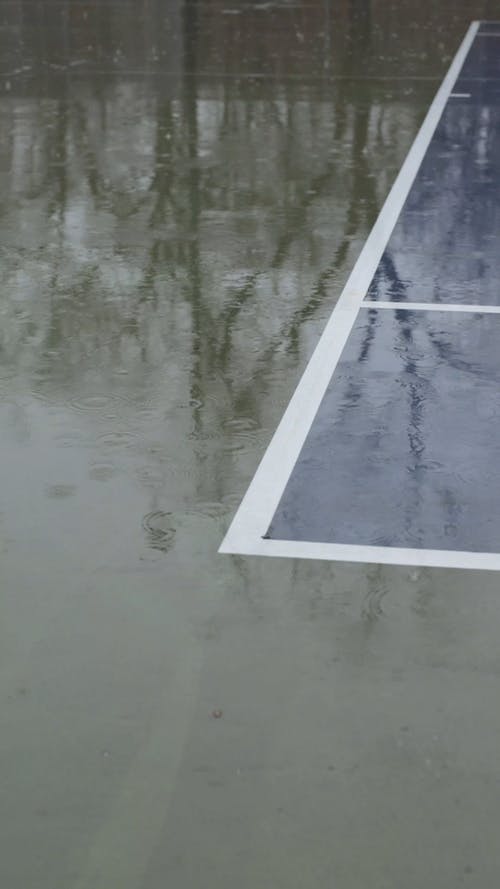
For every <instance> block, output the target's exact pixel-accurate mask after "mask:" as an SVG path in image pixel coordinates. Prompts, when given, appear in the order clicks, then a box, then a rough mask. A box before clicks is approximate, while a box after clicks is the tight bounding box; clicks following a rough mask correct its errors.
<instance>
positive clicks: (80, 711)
mask: <svg viewBox="0 0 500 889" xmlns="http://www.w3.org/2000/svg"><path fill="white" fill-rule="evenodd" d="M473 18H492V19H494V18H498V19H500V3H488V2H470V0H469V2H462V3H457V2H453V3H452V2H451V0H450V2H448V3H441V4H436V3H435V2H430V0H423V2H419V3H417V2H414V0H412V2H409V0H406V2H397V3H396V2H394V3H392V4H391V3H387V2H382V0H373V2H371V3H370V2H369V0H350V2H349V0H344V2H339V0H338V2H335V3H333V2H331V3H329V2H324V3H308V4H306V3H297V2H294V3H273V2H269V3H268V2H262V3H254V4H250V3H231V2H230V0H219V2H208V0H204V2H201V0H199V2H193V0H192V2H188V3H185V4H183V3H181V2H175V0H172V2H168V0H164V2H159V0H158V2H156V0H150V2H147V3H138V2H137V3H131V2H126V0H125V2H120V3H118V2H112V0H108V2H104V3H103V2H99V3H80V2H76V0H73V2H67V3H66V2H57V3H55V2H54V3H51V2H47V3H43V2H34V0H26V2H14V0H12V2H9V0H1V2H0V196H1V200H0V259H1V263H0V280H1V289H0V313H1V315H0V322H1V323H0V448H1V455H2V461H1V469H0V477H1V492H2V494H1V500H0V554H1V562H0V594H1V600H0V602H1V605H0V614H1V622H0V702H1V711H0V712H1V716H0V762H1V771H2V779H1V794H0V800H1V802H0V812H1V816H0V828H1V837H2V839H1V847H2V848H1V855H0V885H1V886H2V887H5V889H164V887H168V889H170V887H172V889H226V887H227V889H229V887H231V889H233V887H234V886H236V885H238V886H240V887H241V889H255V887H259V889H281V887H283V889H305V887H307V889H309V887H311V889H312V887H320V886H321V887H329V886H335V889H403V887H404V889H422V887H424V886H425V887H430V889H434V887H436V889H457V887H460V886H462V885H464V886H467V887H474V889H496V887H497V886H498V881H499V875H500V850H499V846H498V823H499V820H500V801H499V799H500V797H499V781H500V770H499V766H498V742H499V733H500V716H499V707H498V704H499V700H500V692H499V675H500V650H499V645H498V635H499V628H500V596H499V589H500V580H499V578H498V575H496V574H487V573H482V574H476V573H474V572H460V571H444V570H439V571H438V570H435V571H433V570H421V571H417V570H413V569H399V568H398V569H396V568H389V567H386V568H377V567H374V566H366V567H363V566H350V565H340V564H339V565H331V564H329V563H323V564H321V563H314V562H310V563H306V562H299V561H296V562H294V561H285V560H284V561H280V560H276V561H275V560H259V559H251V558H239V557H229V556H226V557H224V556H219V555H217V547H218V545H219V543H220V541H221V538H222V536H223V534H224V532H225V530H226V528H227V526H228V524H229V521H230V518H231V516H232V514H233V513H234V510H235V509H236V506H237V505H238V503H239V501H240V499H241V496H242V494H243V493H244V490H245V488H246V486H247V484H248V482H249V481H250V479H251V477H252V475H253V473H254V471H255V468H256V466H257V464H258V461H259V458H260V456H261V455H262V453H263V452H264V450H265V448H266V446H267V444H268V442H269V439H270V437H271V434H272V432H273V431H274V429H275V427H276V425H277V423H278V421H279V419H280V416H281V414H282V411H283V409H284V407H285V406H286V404H287V402H288V400H289V398H290V396H291V394H292V391H293V388H294V385H295V383H296V382H297V380H298V378H299V377H300V374H301V372H302V370H303V369H304V367H305V365H306V363H307V360H308V358H309V356H310V354H311V352H312V350H313V348H314V346H315V344H316V342H317V339H318V337H319V334H320V332H321V330H322V328H323V326H324V324H325V321H326V319H327V318H328V316H329V314H330V312H331V309H332V306H333V305H334V303H335V300H336V298H337V297H338V296H339V294H340V291H341V289H342V285H343V283H344V281H345V280H346V277H347V275H348V273H349V271H350V269H351V268H352V265H353V262H354V260H355V258H356V256H357V254H358V253H359V250H360V248H361V246H362V244H363V241H364V239H365V237H366V235H367V233H368V231H369V230H370V228H371V225H372V224H373V222H374V220H375V218H376V215H377V212H378V210H379V209H380V207H381V204H382V202H383V200H384V197H385V195H386V193H387V191H388V189H389V187H390V185H391V183H392V181H393V179H394V177H395V175H396V172H397V170H398V169H399V167H400V165H401V162H402V160H403V159H404V157H405V154H406V152H407V150H408V147H409V146H410V144H411V142H412V140H413V138H414V136H415V134H416V131H417V129H418V126H419V124H420V122H421V121H422V119H423V116H424V115H425V112H426V110H427V107H428V105H429V103H430V101H431V99H432V97H433V95H434V93H435V91H436V89H437V87H438V85H439V83H440V80H441V78H442V76H443V75H444V73H445V71H446V69H447V67H448V65H449V62H450V60H451V58H452V56H453V54H454V53H455V51H456V49H457V46H458V44H459V42H460V40H461V38H462V36H463V34H464V32H465V30H466V27H467V26H468V24H469V22H470V20H471V19H473Z"/></svg>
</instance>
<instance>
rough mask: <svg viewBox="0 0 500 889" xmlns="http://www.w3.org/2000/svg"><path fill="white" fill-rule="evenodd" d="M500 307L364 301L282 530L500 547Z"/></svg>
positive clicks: (297, 471)
mask: <svg viewBox="0 0 500 889" xmlns="http://www.w3.org/2000/svg"><path fill="white" fill-rule="evenodd" d="M499 342H500V315H480V314H478V315H474V314H472V315H471V314H466V313H462V312H456V313H449V312H446V313H445V312H439V311H432V312H426V311H419V312H412V311H407V310H401V309H399V310H398V309H397V307H395V309H394V310H392V309H368V308H365V309H363V310H362V311H361V312H360V314H359V316H358V320H357V323H356V325H355V327H354V329H353V331H352V333H351V336H350V338H349V340H348V343H347V345H346V348H345V350H344V353H343V355H342V358H341V361H340V363H339V365H338V366H337V369H336V371H335V373H334V375H333V378H332V381H331V383H330V385H329V387H328V390H327V392H326V394H325V396H324V398H323V401H322V403H321V405H320V408H319V410H318V413H317V415H316V418H315V421H314V423H313V426H312V428H311V430H310V432H309V435H308V437H307V439H306V442H305V444H304V446H303V449H302V451H301V454H300V456H299V459H298V461H297V463H296V465H295V468H294V470H293V472H292V474H291V476H290V479H289V481H288V484H287V486H286V488H285V491H284V494H283V497H282V499H281V502H280V504H279V506H278V509H277V511H276V513H275V516H274V518H273V521H272V523H271V526H270V529H269V532H268V536H269V537H270V538H272V539H278V540H281V539H285V540H300V541H315V542H325V543H347V544H362V545H363V544H364V545H377V546H398V547H410V548H425V549H448V550H468V551H472V552H484V551H494V552H498V551H499V550H500V362H499V360H498V343H499Z"/></svg>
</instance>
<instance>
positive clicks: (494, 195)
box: [266, 25, 500, 553]
mask: <svg viewBox="0 0 500 889" xmlns="http://www.w3.org/2000/svg"><path fill="white" fill-rule="evenodd" d="M495 27H497V26H496V25H495ZM499 31H500V26H499ZM454 92H456V93H467V94H470V95H469V96H467V97H461V98H460V97H458V96H457V97H453V96H451V97H450V99H449V100H448V103H447V105H446V107H445V110H444V113H443V115H442V118H441V120H440V122H439V124H438V126H437V129H436V132H435V134H434V136H433V138H432V140H431V143H430V145H429V148H428V151H427V153H426V155H425V157H424V160H423V162H422V164H421V167H420V169H419V172H418V174H417V176H416V179H415V182H414V184H413V186H412V188H411V190H410V193H409V196H408V198H407V201H406V203H405V205H404V207H403V209H402V212H401V214H400V217H399V219H398V222H397V224H396V226H395V228H394V231H393V233H392V236H391V238H390V240H389V242H388V245H387V248H386V250H385V251H384V254H383V256H382V259H381V261H380V263H379V266H378V268H377V271H376V273H375V276H374V278H373V281H372V283H371V285H370V288H369V291H368V294H367V298H368V299H370V300H375V301H376V300H385V301H389V302H393V303H394V307H393V308H392V307H390V308H378V307H376V306H375V307H369V306H367V305H364V306H363V307H362V309H361V311H360V313H359V315H358V318H357V320H356V323H355V325H354V327H353V330H352V331H351V334H350V336H349V338H348V341H347V344H346V346H345V348H344V351H343V354H342V356H341V359H340V362H339V364H338V365H337V367H336V370H335V372H334V374H333V377H332V379H331V381H330V384H329V386H328V389H327V391H326V393H325V396H324V398H323V400H322V403H321V405H320V407H319V410H318V412H317V414H316V417H315V420H314V422H313V424H312V427H311V429H310V430H309V433H308V436H307V438H306V441H305V443H304V446H303V448H302V451H301V453H300V455H299V458H298V460H297V462H296V464H295V467H294V469H293V471H292V473H291V475H290V478H289V480H288V483H287V485H286V488H285V490H284V493H283V496H282V498H281V501H280V503H279V505H278V508H277V510H276V512H275V515H274V517H273V520H272V522H271V525H270V527H269V530H268V533H267V535H266V537H268V538H270V539H276V540H296V541H310V542H317V543H320V542H321V543H338V544H354V545H366V546H388V547H403V548H410V549H434V550H436V549H438V550H451V551H468V552H495V553H498V552H500V360H499V343H500V314H493V313H491V314H488V313H484V312H483V313H481V312H480V311H478V313H477V314H475V313H470V312H468V313H467V312H463V311H460V309H459V308H458V309H456V310H454V311H451V312H450V311H448V312H444V311H439V310H436V309H435V308H433V310H432V311H428V310H426V309H421V310H419V311H413V310H408V309H406V308H405V307H404V303H407V302H417V303H424V304H425V303H433V304H436V303H447V304H458V305H460V304H462V305H464V304H473V305H478V306H479V305H480V304H484V305H490V306H497V305H500V251H499V249H498V236H499V232H500V39H498V40H497V38H496V37H478V38H476V41H475V42H474V43H473V45H472V48H471V51H470V54H469V56H468V58H467V59H466V62H465V65H464V67H463V70H462V74H461V76H460V77H459V79H458V81H457V84H456V85H455V88H454Z"/></svg>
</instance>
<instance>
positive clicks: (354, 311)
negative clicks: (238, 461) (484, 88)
mask: <svg viewBox="0 0 500 889" xmlns="http://www.w3.org/2000/svg"><path fill="white" fill-rule="evenodd" d="M478 29H479V22H473V23H472V24H471V25H470V27H469V29H468V31H467V33H466V35H465V37H464V39H463V41H462V43H461V45H460V47H459V49H458V51H457V54H456V55H455V58H454V59H453V62H452V63H451V65H450V68H449V69H448V73H447V74H446V76H445V78H444V80H443V82H442V84H441V86H440V88H439V90H438V92H437V93H436V96H435V98H434V100H433V102H432V104H431V106H430V108H429V111H428V112H427V115H426V117H425V120H424V122H423V124H422V126H421V128H420V130H419V132H418V134H417V136H416V138H415V141H414V142H413V145H412V146H411V148H410V150H409V152H408V155H407V157H406V159H405V161H404V163H403V166H402V167H401V170H400V171H399V174H398V176H397V178H396V180H395V182H394V185H393V186H392V188H391V191H390V192H389V195H388V197H387V199H386V201H385V203H384V205H383V207H382V210H381V212H380V215H379V217H378V219H377V221H376V223H375V225H374V226H373V228H372V230H371V232H370V234H369V236H368V238H367V240H366V243H365V245H364V247H363V250H362V251H361V254H360V256H359V258H358V260H357V262H356V264H355V266H354V268H353V270H352V272H351V274H350V276H349V279H348V281H347V284H346V286H345V287H344V290H343V291H342V294H341V296H340V298H339V300H338V302H337V305H336V306H335V308H334V310H333V312H332V314H331V316H330V318H329V320H328V323H327V325H326V327H325V330H324V331H323V334H322V335H321V338H320V340H319V342H318V345H317V346H316V349H315V350H314V352H313V355H312V357H311V359H310V361H309V363H308V365H307V367H306V369H305V371H304V373H303V375H302V378H301V380H300V382H299V384H298V386H297V389H296V390H295V393H294V395H293V396H292V398H291V400H290V403H289V405H288V407H287V409H286V411H285V414H284V416H283V418H282V420H281V422H280V424H279V426H278V428H277V430H276V432H275V434H274V436H273V438H272V440H271V443H270V445H269V447H268V448H267V451H266V452H265V454H264V457H263V459H262V461H261V463H260V466H259V468H258V469H257V472H256V473H255V475H254V478H253V480H252V482H251V484H250V487H249V488H248V491H247V493H246V494H245V496H244V498H243V500H242V502H241V504H240V507H239V509H238V511H237V513H236V515H235V517H234V519H233V521H232V523H231V526H230V528H229V530H228V532H227V534H226V536H225V538H224V540H223V542H222V544H221V546H220V549H219V552H222V553H246V554H255V555H286V556H288V557H293V558H295V557H300V558H316V559H334V560H335V559H348V560H353V561H377V562H390V563H394V560H395V559H396V555H395V552H396V551H395V549H391V548H390V547H356V546H355V547H347V548H346V547H344V546H340V545H338V546H337V545H334V544H316V543H311V544H304V543H300V542H294V541H276V540H263V539H262V538H263V536H264V534H265V533H266V531H267V529H268V527H269V525H270V523H271V520H272V518H273V515H274V513H275V511H276V508H277V506H278V503H279V501H280V499H281V496H282V493H283V491H284V489H285V486H286V484H287V482H288V479H289V477H290V474H291V472H292V470H293V468H294V466H295V463H296V461H297V458H298V456H299V453H300V451H301V448H302V445H303V444H304V441H305V439H306V436H307V434H308V432H309V429H310V428H311V424H312V422H313V420H314V417H315V415H316V412H317V410H318V407H319V405H320V403H321V400H322V398H323V395H324V393H325V391H326V388H327V386H328V383H329V382H330V379H331V377H332V374H333V372H334V370H335V367H336V366H337V363H338V361H339V359H340V356H341V354H342V351H343V349H344V346H345V344H346V341H347V338H348V336H349V334H350V332H351V330H352V328H353V325H354V322H355V320H356V317H357V315H358V313H359V310H360V307H361V304H362V302H363V299H364V296H365V294H366V292H367V290H368V287H369V285H370V283H371V281H372V278H373V275H374V273H375V271H376V269H377V266H378V264H379V262H380V258H381V256H382V253H383V252H384V249H385V247H386V245H387V242H388V240H389V238H390V236H391V234H392V230H393V228H394V226H395V224H396V222H397V219H398V217H399V214H400V212H401V209H402V207H403V205H404V203H405V201H406V198H407V196H408V193H409V191H410V188H411V186H412V185H413V182H414V180H415V177H416V175H417V173H418V170H419V168H420V164H421V163H422V160H423V157H424V155H425V153H426V151H427V148H428V146H429V143H430V141H431V139H432V137H433V135H434V131H435V129H436V127H437V124H438V122H439V120H440V118H441V115H442V113H443V110H444V107H445V105H446V102H447V101H448V99H449V97H450V94H451V92H452V90H453V86H454V84H455V81H456V79H457V77H458V74H459V72H460V69H461V67H462V65H463V63H464V60H465V58H466V56H467V53H468V51H469V49H470V47H471V44H472V42H473V41H474V38H475V36H476V34H477V32H478ZM368 551H369V553H370V555H369V556H368V555H367V553H368ZM400 552H401V553H406V554H407V555H406V556H402V557H401V558H402V559H403V561H400V562H398V564H430V563H429V562H423V561H422V558H424V553H425V552H427V551H420V550H401V551H400ZM429 552H431V553H432V551H429ZM356 553H358V556H356ZM409 553H411V557H410V556H408V554H409ZM416 554H418V558H417V555H416ZM431 557H432V556H429V558H431ZM432 564H434V562H432ZM439 564H444V562H443V561H440V562H439ZM446 564H448V562H446ZM450 564H451V563H450ZM453 564H456V562H453ZM499 567H500V558H499Z"/></svg>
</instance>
